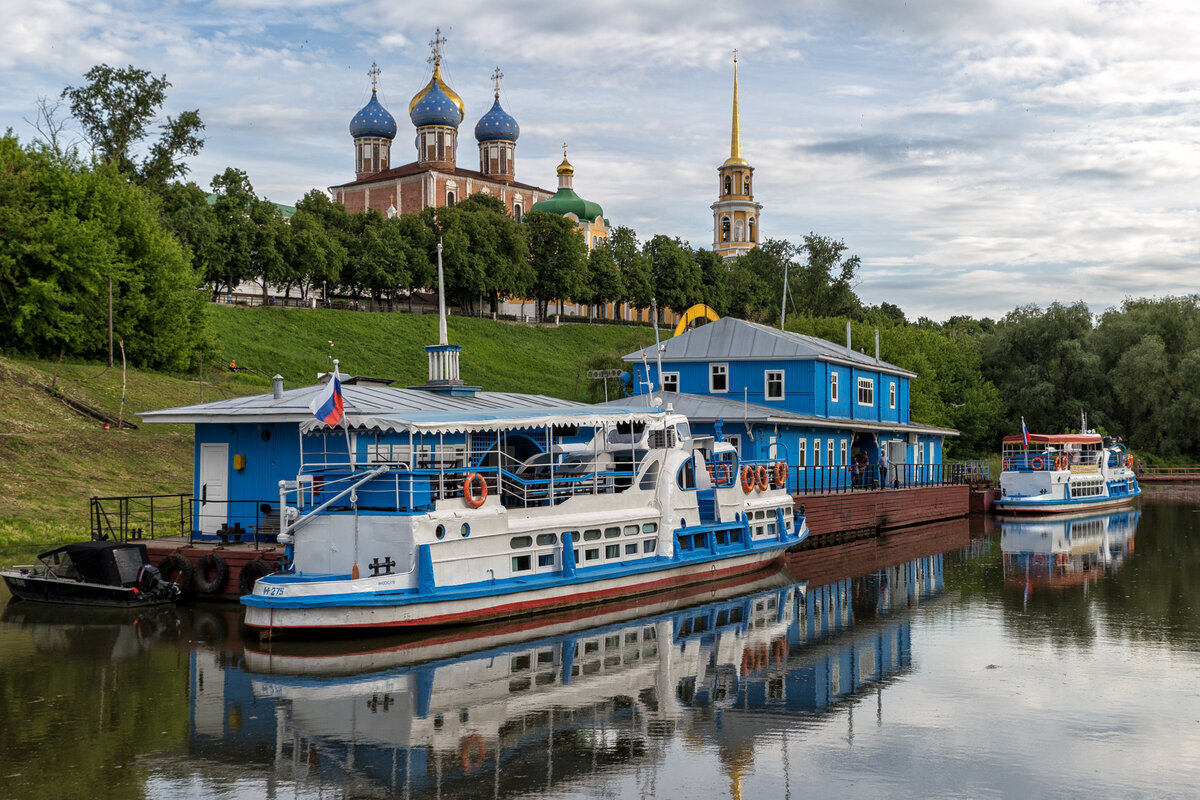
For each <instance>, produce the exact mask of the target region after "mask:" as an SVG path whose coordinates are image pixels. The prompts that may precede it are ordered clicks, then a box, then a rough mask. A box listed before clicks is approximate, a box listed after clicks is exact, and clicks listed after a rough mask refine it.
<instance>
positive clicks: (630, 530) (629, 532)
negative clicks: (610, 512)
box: [625, 525, 638, 536]
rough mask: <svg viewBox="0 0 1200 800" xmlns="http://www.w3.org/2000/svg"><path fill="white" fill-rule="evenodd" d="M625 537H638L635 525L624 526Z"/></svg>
mask: <svg viewBox="0 0 1200 800" xmlns="http://www.w3.org/2000/svg"><path fill="white" fill-rule="evenodd" d="M625 535H626V536H637V535H638V526H637V525H626V526H625Z"/></svg>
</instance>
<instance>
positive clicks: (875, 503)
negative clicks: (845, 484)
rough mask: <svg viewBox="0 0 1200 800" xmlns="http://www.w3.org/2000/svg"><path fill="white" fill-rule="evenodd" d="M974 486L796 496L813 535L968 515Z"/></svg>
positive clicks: (810, 533) (904, 525)
mask: <svg viewBox="0 0 1200 800" xmlns="http://www.w3.org/2000/svg"><path fill="white" fill-rule="evenodd" d="M970 498H971V487H969V486H967V485H965V484H963V485H956V486H927V487H918V488H912V489H877V490H866V491H860V492H849V493H842V494H803V495H795V496H794V498H793V500H794V502H795V504H796V508H797V509H799V508H800V506H802V505H803V506H804V513H805V515H806V517H807V522H808V530H809V536H810V537H812V538H813V539H814V540H817V539H819V537H821V536H832V535H834V534H843V533H853V532H859V531H863V532H866V531H871V532H873V531H881V530H890V529H892V528H904V527H908V526H909V525H920V524H922V523H925V522H935V521H937V520H942V519H952V518H954V517H962V516H966V515H967V514H968V513H970V510H971V499H970Z"/></svg>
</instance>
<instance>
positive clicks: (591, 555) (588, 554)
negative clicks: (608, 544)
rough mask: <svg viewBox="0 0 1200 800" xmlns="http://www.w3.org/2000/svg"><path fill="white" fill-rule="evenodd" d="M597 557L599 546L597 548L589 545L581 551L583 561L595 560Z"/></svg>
mask: <svg viewBox="0 0 1200 800" xmlns="http://www.w3.org/2000/svg"><path fill="white" fill-rule="evenodd" d="M599 558H600V548H598V547H589V548H588V549H587V550H584V551H583V560H584V561H595V560H597V559H599Z"/></svg>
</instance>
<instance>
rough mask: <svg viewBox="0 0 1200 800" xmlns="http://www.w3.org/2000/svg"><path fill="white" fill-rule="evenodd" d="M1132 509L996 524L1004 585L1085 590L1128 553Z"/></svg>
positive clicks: (1133, 521) (1132, 528)
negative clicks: (1002, 560)
mask: <svg viewBox="0 0 1200 800" xmlns="http://www.w3.org/2000/svg"><path fill="white" fill-rule="evenodd" d="M1140 516H1141V512H1140V511H1138V510H1136V509H1127V510H1124V511H1118V512H1112V513H1104V514H1090V515H1082V516H1071V517H1062V516H1057V517H1039V518H1011V519H1001V520H1000V549H1001V551H1002V553H1003V554H1004V582H1005V585H1006V586H1009V587H1019V588H1021V589H1023V590H1024V592H1025V595H1026V600H1028V597H1029V595H1030V594H1031V593H1032V592H1033V591H1034V590H1035V589H1043V588H1055V589H1061V588H1068V587H1074V586H1083V587H1084V588H1085V589H1086V588H1087V587H1088V586H1089V585H1090V584H1091V583H1093V582H1095V581H1096V580H1097V579H1099V578H1101V577H1103V576H1104V575H1105V574H1106V573H1108V572H1111V571H1115V570H1117V569H1119V568H1120V566H1121V564H1123V563H1124V562H1125V558H1126V556H1128V555H1129V554H1130V553H1132V552H1133V537H1134V533H1135V532H1136V531H1137V523H1138V518H1139V517H1140Z"/></svg>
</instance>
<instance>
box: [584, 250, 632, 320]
mask: <svg viewBox="0 0 1200 800" xmlns="http://www.w3.org/2000/svg"><path fill="white" fill-rule="evenodd" d="M586 284H587V294H588V297H587V302H588V303H589V305H592V306H595V307H597V309H600V310H602V309H603V308H604V306H605V305H606V304H608V303H620V302H621V300H622V299H623V298H624V294H625V287H624V285H623V284H622V282H621V270H620V269H619V268H618V267H617V260H616V259H615V258H613V254H612V250H610V249H609V248H608V247H606V246H604V245H597V246H596V247H593V248H592V251H591V252H590V253H588V265H587V281H586ZM582 299H583V298H580V300H581V302H582ZM600 316H603V313H600Z"/></svg>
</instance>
